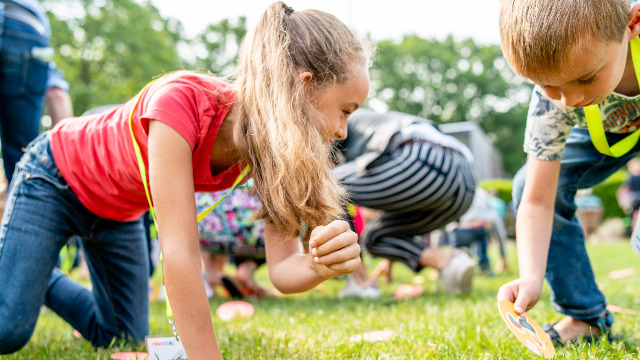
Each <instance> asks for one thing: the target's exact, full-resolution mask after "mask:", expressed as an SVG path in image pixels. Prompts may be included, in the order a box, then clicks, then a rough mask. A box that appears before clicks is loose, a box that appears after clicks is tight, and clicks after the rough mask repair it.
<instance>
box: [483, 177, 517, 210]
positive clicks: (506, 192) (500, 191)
mask: <svg viewBox="0 0 640 360" xmlns="http://www.w3.org/2000/svg"><path fill="white" fill-rule="evenodd" d="M478 187H481V188H483V189H485V190H495V191H496V192H497V194H496V195H497V196H498V197H499V198H500V199H502V200H503V201H504V202H505V204H508V203H509V202H510V201H511V187H512V185H511V179H487V180H482V181H480V182H479V183H478Z"/></svg>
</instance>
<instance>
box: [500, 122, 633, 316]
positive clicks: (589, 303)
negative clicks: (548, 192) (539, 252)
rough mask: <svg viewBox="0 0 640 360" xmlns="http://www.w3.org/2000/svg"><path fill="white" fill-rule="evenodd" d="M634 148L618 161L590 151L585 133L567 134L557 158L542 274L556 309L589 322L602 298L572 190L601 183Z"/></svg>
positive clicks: (518, 186) (518, 191)
mask: <svg viewBox="0 0 640 360" xmlns="http://www.w3.org/2000/svg"><path fill="white" fill-rule="evenodd" d="M624 137H625V135H624V134H623V135H620V134H607V139H608V140H609V143H610V144H613V143H615V142H616V141H619V140H620V139H622V138H624ZM639 150H640V144H638V145H636V146H635V147H634V148H633V149H632V150H631V151H630V152H629V153H628V154H626V155H624V156H621V157H619V158H613V157H610V156H606V155H603V154H601V153H599V152H598V150H596V149H595V148H594V146H593V144H592V142H591V138H590V137H589V132H588V130H587V129H582V128H573V129H572V130H571V133H570V135H569V138H568V139H567V144H566V148H565V149H564V152H563V154H562V161H561V164H562V165H561V168H560V177H559V180H558V193H557V195H556V203H555V214H554V218H553V230H552V234H551V244H550V248H549V257H548V260H547V271H546V275H545V278H546V279H547V282H548V283H549V286H550V287H551V290H552V291H553V295H552V297H551V301H552V305H553V307H554V309H555V310H556V311H558V312H560V313H563V314H565V315H568V316H571V317H574V318H576V319H581V320H591V319H594V318H597V317H598V316H599V315H600V314H602V313H603V312H604V311H605V310H606V304H607V303H606V299H605V297H604V295H603V294H602V292H601V291H600V289H598V285H597V284H596V281H595V276H594V274H593V270H592V268H591V262H590V260H589V256H588V254H587V250H586V248H585V239H584V234H583V232H582V228H581V226H580V223H579V222H578V219H577V218H576V216H575V212H576V205H575V202H574V197H575V195H576V192H577V190H578V189H583V188H589V187H593V186H595V185H597V184H599V183H601V182H602V181H604V180H605V179H607V178H608V177H609V176H610V175H611V174H613V173H614V172H616V171H617V170H618V169H620V168H621V167H623V166H624V165H625V164H626V163H627V161H629V160H630V159H631V158H632V157H634V156H635V155H636V154H637V153H638V151H639ZM526 170H527V168H526V165H525V166H524V167H522V169H520V171H518V173H517V174H516V176H515V178H514V180H513V199H514V201H515V204H516V209H517V206H518V204H519V203H520V200H521V198H522V190H523V187H524V182H525V174H526Z"/></svg>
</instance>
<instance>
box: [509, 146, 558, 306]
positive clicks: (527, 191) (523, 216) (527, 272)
mask: <svg viewBox="0 0 640 360" xmlns="http://www.w3.org/2000/svg"><path fill="white" fill-rule="evenodd" d="M559 173H560V160H554V161H546V160H540V159H538V158H536V157H535V156H533V155H529V156H528V158H527V175H526V181H525V186H524V191H523V194H522V201H521V202H520V205H519V207H518V211H517V217H516V239H517V247H518V267H519V269H520V278H519V279H517V280H514V281H512V282H510V283H508V284H505V285H503V286H502V287H501V288H500V291H499V292H498V299H503V300H509V301H513V302H515V304H514V309H515V310H516V312H518V313H522V312H523V311H526V310H528V309H530V308H532V307H533V306H534V305H535V304H536V303H537V302H538V300H539V299H540V293H541V291H542V284H543V281H544V274H545V270H546V266H547V255H548V253H549V242H550V240H551V229H552V226H553V214H554V206H555V199H556V192H557V187H558V176H559Z"/></svg>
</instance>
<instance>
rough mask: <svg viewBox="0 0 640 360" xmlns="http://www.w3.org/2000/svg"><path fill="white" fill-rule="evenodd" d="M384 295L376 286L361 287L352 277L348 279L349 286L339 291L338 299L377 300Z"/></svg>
mask: <svg viewBox="0 0 640 360" xmlns="http://www.w3.org/2000/svg"><path fill="white" fill-rule="evenodd" d="M381 295H382V292H381V291H380V289H378V288H377V287H375V286H360V285H358V283H357V282H355V281H354V280H353V279H352V278H351V277H348V278H347V285H345V286H344V287H343V288H342V289H341V290H340V291H338V297H341V298H343V297H358V298H361V299H377V298H379V297H380V296H381Z"/></svg>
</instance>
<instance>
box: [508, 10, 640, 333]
mask: <svg viewBox="0 0 640 360" xmlns="http://www.w3.org/2000/svg"><path fill="white" fill-rule="evenodd" d="M500 7H501V9H500V31H501V42H502V50H503V53H504V56H505V58H506V59H507V61H508V62H509V64H510V65H511V67H512V68H513V70H514V71H515V72H516V73H517V74H519V75H521V76H523V77H525V78H527V79H529V80H530V81H531V82H533V83H534V84H535V85H536V86H535V88H534V90H533V94H532V99H531V105H530V108H529V115H528V118H527V127H526V134H525V143H524V150H525V151H526V152H527V154H528V157H527V164H526V165H525V166H524V167H523V168H522V169H521V170H520V171H519V172H518V174H516V176H515V178H514V183H513V197H514V201H515V202H516V206H517V209H518V213H517V218H516V237H517V244H518V245H517V246H518V260H519V268H520V278H519V279H517V280H514V281H512V282H510V283H507V284H505V285H503V286H502V287H501V288H500V291H499V293H498V299H504V300H510V301H514V302H515V304H514V305H515V307H514V308H515V309H516V312H518V313H522V312H523V311H526V310H528V309H530V308H532V307H533V306H534V305H535V304H536V302H537V301H538V300H539V298H540V293H541V290H542V285H543V277H546V279H547V281H548V283H549V285H550V287H551V289H552V291H553V296H552V299H551V300H552V303H553V306H554V308H555V309H556V311H558V312H560V313H563V314H565V315H566V317H565V318H564V319H562V320H561V321H559V322H558V323H556V324H554V325H547V326H546V327H545V331H547V333H549V334H550V335H551V337H552V338H553V339H554V340H555V342H556V343H566V342H568V341H572V340H575V339H578V338H580V337H583V336H584V337H585V338H587V340H594V338H597V337H598V336H600V335H601V334H606V333H608V332H609V330H610V328H611V325H612V324H613V316H612V315H611V314H610V313H609V312H608V311H607V309H606V300H605V297H604V295H603V294H602V292H601V291H600V290H599V289H598V286H597V284H596V282H595V277H594V274H593V270H592V268H591V263H590V261H589V257H588V255H587V251H586V249H585V242H584V234H583V233H582V228H581V227H580V224H579V223H578V220H577V219H576V216H575V211H576V206H575V203H574V200H573V199H574V196H575V194H576V191H577V190H578V189H581V188H587V187H592V186H594V185H596V184H598V183H599V182H601V181H603V180H605V179H606V178H607V177H609V175H611V174H612V173H614V172H615V171H616V170H618V169H619V168H620V167H622V166H624V165H625V164H626V163H627V161H628V160H629V159H631V158H633V157H634V156H635V155H636V154H637V153H638V152H639V151H640V145H638V144H637V139H638V135H640V133H637V132H636V131H637V129H638V128H639V126H640V90H639V88H638V77H637V74H640V40H639V39H637V37H638V34H639V33H640V13H639V10H640V5H635V6H633V7H632V4H631V1H630V0H562V1H558V0H502V1H501V6H500ZM634 63H637V64H638V65H637V66H636V67H635V69H634ZM632 133H633V134H632ZM630 134H631V135H630ZM618 143H619V144H618ZM609 144H612V145H611V147H609ZM613 144H615V145H613ZM545 270H546V271H545ZM591 336H593V338H592V337H591Z"/></svg>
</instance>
